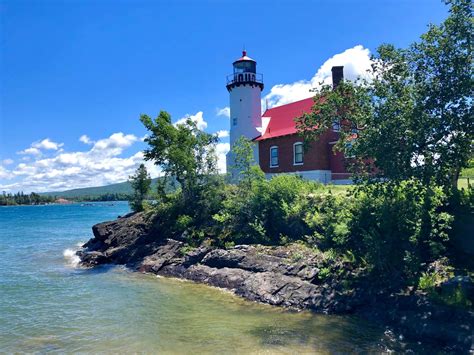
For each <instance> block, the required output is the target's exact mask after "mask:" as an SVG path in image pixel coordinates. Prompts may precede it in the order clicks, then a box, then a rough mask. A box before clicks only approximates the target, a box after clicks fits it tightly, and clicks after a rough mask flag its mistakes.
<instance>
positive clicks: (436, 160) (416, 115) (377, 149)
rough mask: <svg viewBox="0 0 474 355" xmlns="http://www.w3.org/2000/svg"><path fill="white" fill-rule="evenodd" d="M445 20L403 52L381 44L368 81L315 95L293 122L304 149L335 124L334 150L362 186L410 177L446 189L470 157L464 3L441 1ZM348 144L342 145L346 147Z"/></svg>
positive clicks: (468, 22) (469, 30)
mask: <svg viewBox="0 0 474 355" xmlns="http://www.w3.org/2000/svg"><path fill="white" fill-rule="evenodd" d="M447 3H448V4H449V5H450V16H449V17H448V18H447V19H446V21H444V22H443V23H442V24H441V25H440V26H434V25H431V26H430V27H429V30H428V32H427V33H425V34H424V35H422V37H421V39H420V41H418V42H417V43H414V44H413V45H411V46H410V47H409V48H407V49H397V48H395V47H394V46H392V45H382V46H380V47H379V48H378V50H377V54H376V56H374V57H373V65H372V70H371V72H370V76H371V78H370V80H360V81H358V82H355V83H353V82H344V83H341V84H339V85H338V87H337V88H336V89H335V90H333V89H332V87H330V86H328V85H325V86H322V87H321V88H318V89H316V90H315V98H314V101H315V103H314V106H313V108H312V112H311V113H309V114H305V115H303V116H302V117H300V118H298V119H297V120H296V122H297V129H298V131H299V132H300V134H302V135H303V137H304V140H305V143H306V145H309V144H310V143H309V142H311V141H313V140H314V139H316V138H317V137H318V136H319V135H320V134H322V133H323V132H325V131H327V129H329V128H330V127H331V126H332V124H333V123H334V122H335V121H336V122H338V123H340V125H341V134H340V139H339V141H338V144H337V145H336V146H335V149H337V150H340V151H343V152H344V153H345V156H348V157H354V158H352V159H349V160H348V164H349V167H350V169H351V170H352V171H353V172H354V173H355V175H356V177H357V178H359V179H362V180H365V179H370V178H375V179H377V178H380V177H385V178H389V179H391V180H398V181H403V180H406V179H411V178H416V179H419V180H420V181H422V182H423V183H425V184H429V183H431V182H434V183H436V184H438V185H441V186H444V187H445V188H447V189H450V188H451V187H454V188H455V187H456V184H457V179H458V177H459V173H460V171H461V169H462V168H463V167H466V166H467V165H468V161H469V159H470V158H471V157H472V142H473V140H474V120H473V119H472V117H473V113H472V87H473V84H474V83H473V76H472V53H473V48H472V36H473V33H474V32H473V21H472V2H471V1H469V0H452V1H447ZM348 143H350V144H348Z"/></svg>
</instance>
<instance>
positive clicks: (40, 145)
mask: <svg viewBox="0 0 474 355" xmlns="http://www.w3.org/2000/svg"><path fill="white" fill-rule="evenodd" d="M63 145H64V144H63V143H56V142H53V141H51V140H50V139H49V138H46V139H43V140H42V141H41V142H36V143H33V144H32V145H31V146H32V147H34V148H37V149H45V150H58V149H59V148H60V147H62V146H63Z"/></svg>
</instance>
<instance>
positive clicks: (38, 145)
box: [17, 138, 64, 156]
mask: <svg viewBox="0 0 474 355" xmlns="http://www.w3.org/2000/svg"><path fill="white" fill-rule="evenodd" d="M63 145H64V144H63V143H56V142H53V141H52V140H50V139H49V138H45V139H43V140H42V141H39V142H33V143H31V145H30V147H29V148H26V149H24V150H22V151H19V152H18V153H17V154H23V155H34V156H40V155H42V154H43V153H42V152H41V150H59V148H61V147H62V146H63Z"/></svg>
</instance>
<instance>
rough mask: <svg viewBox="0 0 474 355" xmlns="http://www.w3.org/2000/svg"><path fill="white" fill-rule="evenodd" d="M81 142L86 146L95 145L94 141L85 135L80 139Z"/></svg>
mask: <svg viewBox="0 0 474 355" xmlns="http://www.w3.org/2000/svg"><path fill="white" fill-rule="evenodd" d="M79 141H80V142H82V143H84V144H94V141H92V140H91V139H90V138H89V137H88V136H87V135H85V134H83V135H82V136H80V137H79Z"/></svg>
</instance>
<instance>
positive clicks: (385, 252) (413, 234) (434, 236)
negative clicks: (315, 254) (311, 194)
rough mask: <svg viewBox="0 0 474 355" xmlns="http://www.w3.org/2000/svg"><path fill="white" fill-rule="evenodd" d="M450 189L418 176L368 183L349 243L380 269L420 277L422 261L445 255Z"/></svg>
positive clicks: (358, 199)
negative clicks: (426, 182)
mask: <svg viewBox="0 0 474 355" xmlns="http://www.w3.org/2000/svg"><path fill="white" fill-rule="evenodd" d="M445 203H446V195H445V194H444V193H443V190H442V189H441V188H439V187H430V186H428V187H426V186H424V185H422V184H421V183H419V182H417V181H416V180H409V181H404V182H401V183H393V182H390V183H379V184H375V185H370V186H365V187H362V188H361V189H360V190H359V191H358V194H357V197H356V198H355V200H354V203H353V204H352V206H351V214H352V218H351V221H350V223H349V228H350V230H351V232H350V238H349V239H348V241H347V243H346V244H345V246H346V248H348V249H350V250H351V251H352V252H353V253H354V254H355V255H357V256H360V257H363V258H364V259H365V260H366V261H367V262H368V264H369V265H371V268H372V270H373V272H374V273H375V274H377V273H380V274H381V275H393V276H394V277H397V276H399V277H402V278H405V279H406V280H409V279H413V278H416V277H417V275H418V274H419V272H420V270H421V264H423V263H429V262H432V261H434V260H436V259H437V258H439V257H440V256H441V255H443V253H444V251H445V248H446V243H447V241H448V239H449V233H450V230H451V225H452V222H453V217H452V216H451V215H450V214H448V213H447V212H445V211H443V209H444V206H445Z"/></svg>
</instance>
